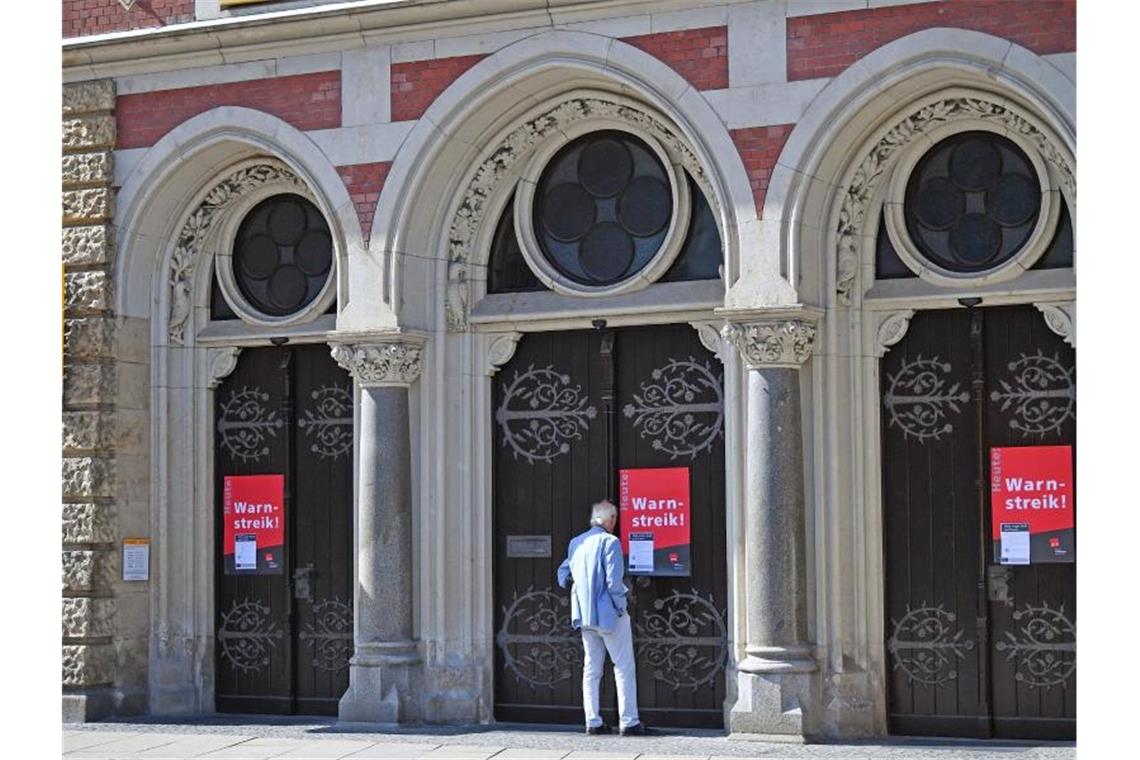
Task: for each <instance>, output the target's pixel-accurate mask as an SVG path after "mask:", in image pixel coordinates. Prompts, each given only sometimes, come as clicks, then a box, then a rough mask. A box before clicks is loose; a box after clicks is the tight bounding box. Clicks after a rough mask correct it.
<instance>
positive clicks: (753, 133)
mask: <svg viewBox="0 0 1140 760" xmlns="http://www.w3.org/2000/svg"><path fill="white" fill-rule="evenodd" d="M795 126H796V125H795V124H773V125H771V126H767V127H748V128H746V129H733V130H730V131H731V134H732V141H733V142H734V143H736V150H737V151H738V152H739V153H740V158H741V160H743V161H744V169H745V171H747V172H748V180H749V182H750V183H751V185H752V198H753V200H755V201H756V215H757V216H761V215H762V214H763V213H764V195H765V194H766V193H767V192H768V183H769V182H770V181H771V179H772V169H774V168H775V166H776V159H778V158H779V157H780V151H782V150H783V149H784V143H785V142H787V141H788V135H790V134H791V133H792V129H794V128H795Z"/></svg>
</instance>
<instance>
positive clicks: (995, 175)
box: [904, 132, 1041, 273]
mask: <svg viewBox="0 0 1140 760" xmlns="http://www.w3.org/2000/svg"><path fill="white" fill-rule="evenodd" d="M905 204H906V205H905V208H904V216H905V219H906V229H907V232H908V233H909V234H910V238H911V240H913V241H914V244H915V245H916V246H917V247H918V249H919V251H920V252H921V253H922V255H923V256H925V257H926V258H928V259H930V261H932V262H933V263H935V264H937V265H938V266H940V267H942V268H943V269H948V270H950V271H952V272H964V273H968V272H981V271H984V270H987V269H993V268H994V267H996V266H998V265H1000V264H1003V263H1005V262H1006V261H1009V260H1010V259H1011V258H1013V257H1014V256H1016V255H1017V253H1018V252H1019V251H1020V250H1021V249H1022V247H1023V246H1024V245H1025V243H1026V241H1027V240H1029V236H1030V235H1031V234H1032V233H1033V228H1034V227H1035V226H1036V224H1037V217H1038V215H1039V213H1040V211H1041V185H1040V183H1039V182H1038V181H1037V173H1036V172H1035V171H1034V169H1033V164H1031V163H1030V162H1029V158H1028V157H1027V156H1026V155H1025V153H1024V152H1023V151H1022V150H1021V149H1020V148H1019V147H1017V145H1015V144H1014V143H1013V141H1011V140H1009V139H1007V138H1005V137H1001V136H1000V135H996V134H993V133H991V132H963V133H962V134H958V135H954V136H953V137H949V138H947V139H945V140H943V141H942V142H940V143H938V144H937V145H935V146H934V147H933V148H931V149H930V151H929V152H928V153H927V154H926V155H925V156H923V157H922V159H921V160H920V161H919V162H918V164H917V165H916V166H915V167H914V171H913V172H911V175H910V179H909V180H908V181H907V187H906V201H905Z"/></svg>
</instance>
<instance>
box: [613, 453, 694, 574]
mask: <svg viewBox="0 0 1140 760" xmlns="http://www.w3.org/2000/svg"><path fill="white" fill-rule="evenodd" d="M618 485H619V491H620V494H621V499H620V502H621V504H620V505H619V508H620V510H621V513H620V514H621V548H622V551H623V552H625V556H626V567H627V568H628V571H629V573H630V574H631V575H679V576H687V575H691V574H692V564H691V562H690V560H689V541H690V539H689V528H690V527H691V517H692V512H691V510H690V504H689V468H688V467H653V468H641V469H634V470H619V471H618Z"/></svg>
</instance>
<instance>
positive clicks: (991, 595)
mask: <svg viewBox="0 0 1140 760" xmlns="http://www.w3.org/2000/svg"><path fill="white" fill-rule="evenodd" d="M880 369H881V405H882V406H881V413H882V440H883V450H882V454H883V506H884V520H885V525H884V538H885V541H884V548H885V557H884V560H885V574H886V600H887V604H886V621H885V623H886V635H887V663H888V713H889V715H888V718H889V725H890V730H891V732H892V733H898V734H920V735H944V736H972V737H990V736H992V737H1007V738H1036V739H1072V738H1074V737H1075V733H1076V619H1077V618H1076V615H1077V606H1076V547H1075V542H1074V540H1073V539H1074V537H1075V533H1073V532H1072V531H1069V532H1068V533H1067V534H1066V533H1065V532H1063V531H1062V532H1056V533H1045V534H1043V535H1041V536H1037V535H1034V536H1033V539H1032V544H1033V545H1032V547H1031V548H1032V554H1033V556H1032V561H1031V562H1030V563H1029V564H1002V562H1001V557H1000V552H1001V551H1002V549H1001V547H1003V546H1005V544H1003V543H1002V542H1001V541H1000V540H999V541H998V542H997V543H996V544H995V541H994V538H995V530H994V529H995V525H994V522H995V519H994V514H995V512H994V508H993V505H992V500H993V491H994V488H995V487H996V488H999V489H1000V488H1003V487H1006V486H1008V481H1009V480H1010V479H1011V478H1012V477H1013V476H1014V475H1015V474H1016V473H1014V472H1013V471H1012V470H1011V468H1010V467H1009V466H1007V467H1005V470H1006V471H1005V472H1000V471H998V470H999V469H1000V467H1001V465H1000V462H1001V461H1002V460H1001V457H1002V456H1003V454H1002V452H1005V453H1004V456H1005V457H1006V459H1007V460H1009V458H1010V457H1011V456H1012V454H1010V453H1009V452H1010V450H1011V449H1012V450H1013V453H1015V454H1017V455H1018V457H1019V461H1035V459H1038V458H1042V457H1044V456H1045V455H1046V454H1050V456H1052V457H1053V458H1052V459H1050V460H1048V461H1051V462H1052V464H1050V465H1049V468H1050V470H1051V471H1050V472H1049V473H1048V474H1046V475H1045V476H1043V479H1042V480H1037V481H1034V482H1033V485H1032V486H1030V487H1029V489H1028V491H1027V492H1026V493H1025V495H1024V500H1023V503H1022V504H1020V506H1025V505H1028V504H1031V505H1033V506H1032V507H1031V508H1028V509H1026V510H1021V511H1019V510H1008V507H1009V506H1011V505H1010V504H1009V503H1008V502H1006V501H1005V500H1004V498H1003V499H999V502H1001V503H1000V504H999V507H1001V509H1000V510H999V511H998V512H997V514H998V515H999V517H998V523H999V526H998V527H999V533H1000V525H1001V524H1002V523H1003V522H1004V521H1006V520H1013V521H1020V520H1023V519H1024V520H1029V519H1032V518H1031V517H1030V516H1028V515H1030V513H1031V512H1033V513H1036V512H1039V510H1040V509H1054V510H1057V509H1058V508H1059V507H1060V506H1062V505H1064V506H1067V508H1069V509H1071V510H1075V503H1073V504H1067V505H1065V504H1063V502H1061V501H1058V500H1057V499H1056V497H1055V494H1052V493H1051V492H1050V493H1046V491H1049V489H1053V491H1057V490H1058V489H1059V491H1060V492H1064V491H1068V492H1069V494H1070V495H1073V496H1075V492H1076V491H1075V484H1074V483H1072V482H1071V481H1070V482H1068V483H1066V482H1064V480H1065V478H1062V477H1060V476H1058V475H1057V473H1058V472H1061V471H1063V470H1064V469H1065V468H1064V466H1063V464H1064V462H1063V460H1064V459H1067V460H1068V461H1069V464H1070V465H1072V464H1073V463H1074V462H1075V443H1076V375H1075V352H1074V350H1073V349H1072V348H1071V347H1070V346H1068V345H1066V343H1065V342H1064V341H1063V340H1062V339H1061V338H1060V337H1058V336H1057V335H1056V334H1054V333H1053V331H1051V330H1050V329H1049V327H1048V326H1047V324H1046V322H1045V319H1044V318H1043V316H1042V313H1041V312H1040V311H1038V310H1037V309H1036V308H1034V307H1032V306H1017V307H1000V308H984V309H982V308H974V309H964V308H963V309H953V310H944V311H923V312H918V313H916V314H915V315H914V317H913V318H912V319H911V322H910V327H909V329H908V331H907V333H906V335H905V337H904V338H903V340H902V341H900V342H899V343H898V344H897V345H895V346H893V347H892V348H891V349H890V351H889V353H887V355H886V356H885V357H884V359H883V360H882V364H881V367H880ZM1053 447H1069V448H1068V449H1067V450H1066V449H1064V448H1053ZM995 449H997V450H998V459H997V460H994V459H993V456H994V452H995ZM1046 449H1051V453H1050V452H1047V451H1046ZM1058 452H1059V453H1060V455H1061V457H1062V461H1061V462H1057V461H1056V455H1057V453H1058ZM1010 461H1012V460H1010ZM1041 461H1046V460H1045V459H1041ZM995 465H996V466H995ZM1074 472H1075V468H1074ZM995 478H996V480H995ZM1018 480H1020V478H1018ZM1050 481H1056V482H1052V483H1051V482H1050ZM1003 483H1004V484H1006V486H1003ZM1022 485H1025V484H1024V483H1023V484H1022ZM1051 495H1053V496H1054V498H1052V499H1050V496H1051ZM1003 505H1004V506H1003ZM1014 506H1017V505H1014ZM1071 514H1073V512H1070V515H1071ZM1054 516H1057V515H1054ZM1034 517H1035V516H1034ZM1010 546H1013V544H1010ZM1039 560H1044V561H1039Z"/></svg>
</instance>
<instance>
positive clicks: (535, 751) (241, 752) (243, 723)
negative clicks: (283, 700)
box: [64, 716, 1076, 760]
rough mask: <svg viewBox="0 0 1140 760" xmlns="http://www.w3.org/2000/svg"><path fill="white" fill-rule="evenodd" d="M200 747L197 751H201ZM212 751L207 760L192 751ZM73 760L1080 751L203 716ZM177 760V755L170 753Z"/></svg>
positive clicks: (1019, 755)
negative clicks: (342, 725) (349, 724)
mask: <svg viewBox="0 0 1140 760" xmlns="http://www.w3.org/2000/svg"><path fill="white" fill-rule="evenodd" d="M196 742H197V744H196ZM194 746H200V747H202V751H201V753H200V754H197V755H194V754H190V753H189V748H191V747H194ZM64 748H65V749H64V757H65V758H67V759H68V760H71V759H73V758H74V759H75V760H79V758H91V759H92V760H94V759H95V758H98V759H99V760H142V758H162V757H170V758H172V759H174V758H178V759H179V760H181V759H182V758H187V757H201V758H210V759H211V760H220V759H221V758H225V759H226V760H269V758H285V757H288V758H291V760H300V759H303V758H310V757H311V758H314V760H316V759H317V758H321V759H327V758H337V759H338V760H340V759H341V758H353V759H354V760H427V759H430V758H435V759H436V760H521V759H524V758H525V759H528V760H548V759H549V760H635V759H636V760H731V759H732V758H740V757H752V758H758V757H759V758H764V759H765V760H804V759H805V758H819V759H820V760H992V759H993V758H1000V759H1005V758H1008V760H1074V758H1075V757H1076V751H1075V748H1074V745H1073V744H1072V743H1065V742H1040V743H1033V742H1010V741H995V742H980V741H959V740H949V739H947V740H936V739H927V740H923V739H914V740H906V739H899V738H895V737H891V738H884V739H881V740H875V741H859V742H851V743H847V744H838V743H820V744H781V743H772V742H757V741H736V740H732V739H729V738H728V737H727V736H726V735H725V733H724V732H723V731H708V730H680V729H673V730H669V731H667V732H665V733H664V734H663V735H660V736H652V737H620V736H587V735H585V734H584V733H583V732H581V730H580V729H578V728H577V727H572V726H534V725H526V726H521V725H514V724H497V725H493V726H464V727H450V726H427V727H414V728H405V729H398V730H395V729H382V730H378V731H368V730H365V729H364V728H361V727H360V726H353V727H351V728H347V729H342V728H339V727H338V726H337V724H336V721H335V720H332V719H320V718H268V717H263V716H254V717H252V718H251V717H241V716H201V717H198V718H194V719H187V720H186V721H184V722H178V723H162V722H158V721H157V720H153V721H146V722H142V721H140V722H134V723H127V722H123V721H115V722H105V723H89V724H69V725H66V726H64ZM164 752H165V753H167V754H164Z"/></svg>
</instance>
